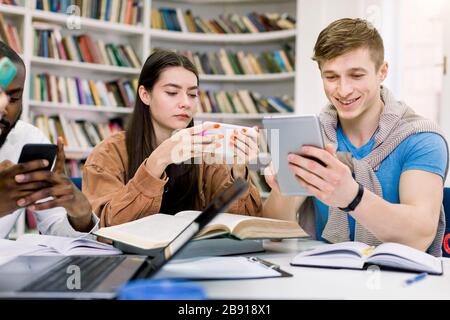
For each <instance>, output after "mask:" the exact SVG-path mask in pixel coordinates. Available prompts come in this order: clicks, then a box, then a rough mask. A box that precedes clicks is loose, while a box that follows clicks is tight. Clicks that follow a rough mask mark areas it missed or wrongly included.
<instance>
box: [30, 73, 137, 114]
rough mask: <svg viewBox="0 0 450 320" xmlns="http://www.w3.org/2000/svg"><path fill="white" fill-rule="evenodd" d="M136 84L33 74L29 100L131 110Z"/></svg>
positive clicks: (135, 81) (124, 81) (129, 81)
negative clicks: (127, 108) (129, 108)
mask: <svg viewBox="0 0 450 320" xmlns="http://www.w3.org/2000/svg"><path fill="white" fill-rule="evenodd" d="M137 81H138V80H137V79H133V80H122V79H119V80H115V81H106V82H105V81H100V80H98V81H95V80H87V79H80V78H78V77H63V76H56V75H52V74H48V73H42V74H36V75H34V76H33V77H32V78H31V99H33V100H35V101H43V102H54V103H64V104H70V105H73V106H79V105H93V106H107V107H133V106H134V103H135V98H136V92H137Z"/></svg>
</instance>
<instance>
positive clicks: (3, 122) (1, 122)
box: [0, 111, 22, 148]
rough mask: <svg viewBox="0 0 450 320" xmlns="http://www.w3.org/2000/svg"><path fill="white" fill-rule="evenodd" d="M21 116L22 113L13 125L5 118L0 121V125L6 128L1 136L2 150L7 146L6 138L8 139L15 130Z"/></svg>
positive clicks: (0, 145)
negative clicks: (4, 145)
mask: <svg viewBox="0 0 450 320" xmlns="http://www.w3.org/2000/svg"><path fill="white" fill-rule="evenodd" d="M21 115H22V111H20V113H19V115H18V117H17V119H16V121H14V123H13V124H12V125H11V123H10V122H9V121H8V120H6V119H3V118H2V119H0V124H3V125H4V126H5V128H4V129H3V130H2V133H1V134H0V148H1V147H3V144H5V142H6V138H8V134H9V133H10V132H11V130H12V129H14V127H15V126H16V124H17V121H18V120H19V119H20V116H21Z"/></svg>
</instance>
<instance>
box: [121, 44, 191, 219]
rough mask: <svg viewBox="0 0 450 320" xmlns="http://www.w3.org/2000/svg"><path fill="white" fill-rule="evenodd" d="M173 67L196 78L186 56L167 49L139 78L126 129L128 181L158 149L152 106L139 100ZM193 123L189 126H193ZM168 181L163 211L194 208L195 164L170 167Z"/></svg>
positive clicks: (149, 61) (155, 55) (151, 59)
mask: <svg viewBox="0 0 450 320" xmlns="http://www.w3.org/2000/svg"><path fill="white" fill-rule="evenodd" d="M170 67H183V68H184V69H186V70H188V71H191V72H192V73H194V74H195V76H196V77H197V84H198V72H197V69H196V68H195V66H194V65H193V64H192V63H191V62H190V61H189V59H187V58H186V57H185V56H182V55H179V54H177V53H175V52H172V51H168V50H156V51H155V52H154V53H152V54H151V55H150V56H149V57H148V58H147V60H146V61H145V63H144V66H143V67H142V71H141V74H140V76H139V83H138V91H137V93H136V103H135V106H134V111H133V113H132V114H131V118H130V119H129V121H128V124H127V128H126V133H125V135H126V138H125V139H126V140H125V141H126V146H127V154H128V172H127V177H126V181H127V182H128V181H129V180H131V179H132V178H133V177H134V175H135V174H136V171H137V170H138V168H139V167H140V166H141V164H142V163H143V162H144V160H145V159H147V158H148V156H150V154H151V153H152V152H153V150H155V149H156V147H157V145H156V136H155V129H154V127H153V122H152V114H151V106H150V107H149V106H148V105H146V104H144V102H143V101H142V100H141V98H140V97H139V87H140V86H141V85H142V86H144V87H145V88H146V89H147V90H149V91H152V89H153V87H154V85H155V83H156V82H157V81H158V79H159V77H160V75H161V73H162V72H163V71H164V70H165V69H167V68H170ZM192 125H193V121H191V123H190V124H189V125H188V127H191V126H192ZM166 174H167V176H168V178H169V180H168V182H167V184H166V187H165V190H164V194H163V199H162V204H161V208H160V212H163V213H167V214H175V213H177V212H178V211H181V210H188V209H191V210H192V209H194V208H193V206H194V204H195V192H196V186H197V180H198V168H197V165H195V164H183V163H182V164H171V165H169V166H168V167H167V168H166Z"/></svg>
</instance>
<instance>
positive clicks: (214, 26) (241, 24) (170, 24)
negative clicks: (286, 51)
mask: <svg viewBox="0 0 450 320" xmlns="http://www.w3.org/2000/svg"><path fill="white" fill-rule="evenodd" d="M150 21H151V27H152V28H153V29H162V30H170V31H181V32H200V33H219V34H225V33H259V32H270V31H278V30H288V29H295V24H296V20H295V18H294V17H292V16H291V15H289V14H287V13H282V14H280V13H262V14H258V13H256V12H251V13H249V14H247V15H243V16H239V15H237V14H236V13H234V14H226V15H219V17H218V18H216V19H202V18H201V17H199V16H194V15H193V14H192V11H191V10H189V9H188V10H185V12H184V13H183V11H182V9H181V8H166V7H162V8H159V9H152V11H151V19H150Z"/></svg>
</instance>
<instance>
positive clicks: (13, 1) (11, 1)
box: [0, 0, 19, 6]
mask: <svg viewBox="0 0 450 320" xmlns="http://www.w3.org/2000/svg"><path fill="white" fill-rule="evenodd" d="M0 4H7V5H10V6H18V5H19V3H18V2H17V0H0Z"/></svg>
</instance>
